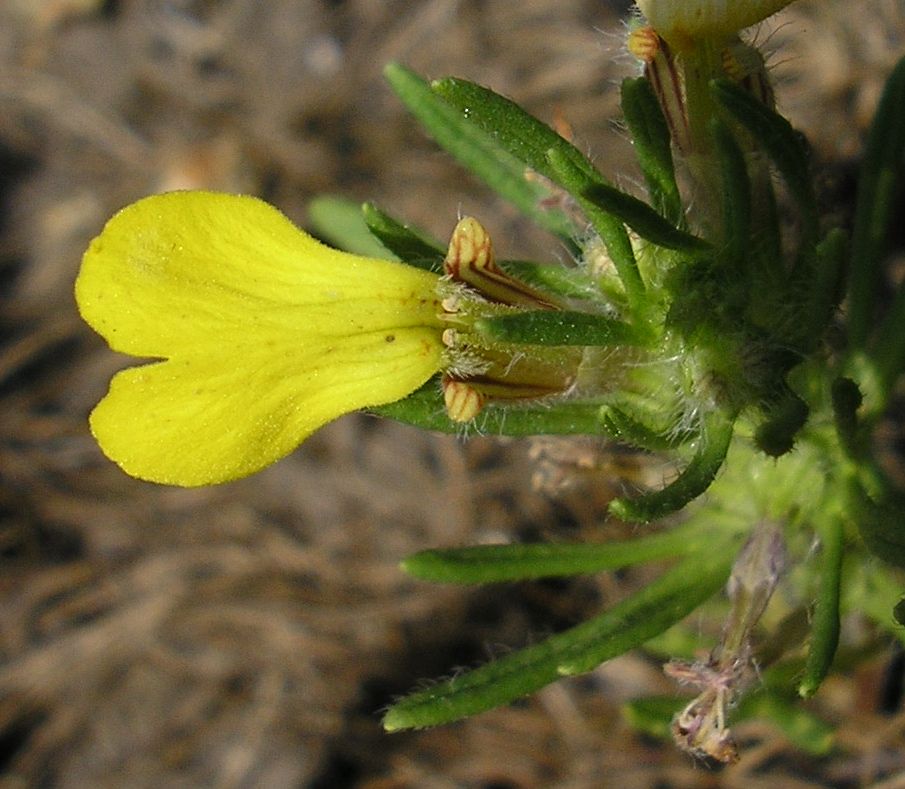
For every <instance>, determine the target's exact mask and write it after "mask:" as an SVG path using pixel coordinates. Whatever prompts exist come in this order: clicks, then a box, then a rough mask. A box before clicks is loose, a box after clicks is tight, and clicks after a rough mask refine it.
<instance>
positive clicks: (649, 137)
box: [622, 77, 685, 227]
mask: <svg viewBox="0 0 905 789" xmlns="http://www.w3.org/2000/svg"><path fill="white" fill-rule="evenodd" d="M622 113H623V115H624V116H625V123H626V125H627V126H628V130H629V133H630V134H631V136H632V142H633V143H634V146H635V155H636V156H637V157H638V164H639V165H640V167H641V172H642V173H643V174H644V180H645V182H646V183H647V190H648V192H649V193H650V198H651V205H653V206H654V208H656V209H657V211H659V212H660V214H661V215H662V216H664V217H665V218H666V219H667V220H669V221H670V222H672V224H673V225H675V226H677V227H678V226H680V225H681V223H682V222H683V221H684V218H685V217H684V214H683V211H682V198H681V197H680V195H679V187H678V185H677V183H676V171H675V167H674V165H673V160H672V143H671V139H670V135H669V127H668V126H667V125H666V118H664V117H663V111H662V110H661V109H660V102H658V101H657V97H656V96H655V95H654V91H653V89H652V88H651V86H650V83H649V82H648V81H647V79H646V78H644V77H636V78H630V79H625V80H623V82H622Z"/></svg>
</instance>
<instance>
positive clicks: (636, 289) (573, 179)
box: [547, 148, 647, 316]
mask: <svg viewBox="0 0 905 789" xmlns="http://www.w3.org/2000/svg"><path fill="white" fill-rule="evenodd" d="M547 161H548V162H549V163H550V167H551V168H552V174H553V176H554V178H555V180H556V182H557V183H559V184H560V185H561V186H562V187H563V188H564V189H565V190H566V191H568V192H569V193H570V194H572V195H574V196H575V198H576V199H577V200H578V203H579V205H580V206H581V208H582V210H583V211H584V213H585V216H587V218H588V221H589V222H590V223H591V226H592V227H593V228H594V230H595V232H596V233H597V235H599V236H600V238H601V239H602V240H603V243H604V244H605V245H606V248H607V252H609V255H610V259H611V260H612V261H613V265H614V266H615V267H616V273H617V274H618V275H619V279H620V280H622V285H623V287H624V288H625V294H626V297H627V298H628V302H629V306H630V307H631V309H632V312H633V313H634V314H635V315H636V316H643V315H644V314H645V313H646V311H647V303H646V298H645V287H644V282H643V281H642V280H641V274H640V272H639V271H638V261H637V260H636V259H635V252H634V250H633V249H632V242H631V240H630V239H629V236H628V232H626V229H625V226H624V225H623V224H622V222H621V221H620V220H619V219H617V218H616V217H615V216H613V215H612V214H610V213H608V212H606V211H604V210H603V209H601V208H599V207H598V206H597V205H595V204H594V203H593V202H591V201H590V200H588V199H587V198H586V197H585V196H584V195H585V193H586V192H587V190H588V189H590V188H592V187H594V186H600V185H605V184H604V180H603V177H602V176H599V175H596V174H593V173H588V172H587V171H586V170H585V169H583V168H581V167H579V166H578V165H576V164H575V162H574V161H573V160H572V158H571V157H569V156H568V155H566V154H564V153H563V152H562V151H560V150H558V149H556V148H551V149H550V150H549V151H547Z"/></svg>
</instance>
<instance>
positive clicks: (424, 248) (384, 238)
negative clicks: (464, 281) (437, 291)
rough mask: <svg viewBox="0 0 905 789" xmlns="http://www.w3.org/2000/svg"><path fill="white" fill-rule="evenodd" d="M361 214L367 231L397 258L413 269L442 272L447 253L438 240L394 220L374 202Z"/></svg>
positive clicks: (363, 209) (362, 209)
mask: <svg viewBox="0 0 905 789" xmlns="http://www.w3.org/2000/svg"><path fill="white" fill-rule="evenodd" d="M361 213H362V216H363V217H364V221H365V224H366V225H367V228H368V230H370V232H371V233H372V234H373V235H374V236H376V237H377V239H378V240H379V241H380V243H381V244H382V245H383V246H384V247H386V248H387V249H388V250H389V251H390V252H392V253H393V254H394V255H395V256H396V258H398V259H399V260H402V261H405V262H406V263H408V264H409V265H410V266H416V267H417V268H423V269H427V270H428V271H433V272H435V273H437V274H440V273H442V271H443V260H444V259H445V258H446V252H445V251H444V250H443V249H442V248H441V247H440V246H439V245H438V244H437V242H436V241H432V240H430V239H429V238H428V237H427V236H426V235H425V234H424V233H423V232H421V231H420V230H417V229H414V228H412V227H410V226H409V225H404V224H402V223H401V222H399V221H398V220H396V219H393V217H391V216H390V215H389V214H386V213H384V212H383V211H381V210H380V209H379V208H378V207H377V206H376V205H374V204H373V203H365V204H364V205H363V206H361Z"/></svg>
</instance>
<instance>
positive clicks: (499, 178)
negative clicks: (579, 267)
mask: <svg viewBox="0 0 905 789" xmlns="http://www.w3.org/2000/svg"><path fill="white" fill-rule="evenodd" d="M384 76H385V77H386V79H387V81H388V82H389V83H390V86H391V87H392V88H393V90H394V91H395V92H396V95H398V96H399V98H400V99H401V100H402V101H403V103H404V104H405V105H406V106H407V107H408V109H409V111H410V112H411V113H412V114H413V115H414V116H415V117H416V118H417V119H418V120H419V121H420V122H421V124H422V125H423V126H424V128H425V129H426V130H427V131H428V133H429V134H430V135H431V137H433V138H434V140H435V141H436V142H437V144H438V145H440V146H441V147H443V148H445V149H446V150H447V151H449V153H451V154H452V155H453V156H454V157H455V158H456V159H457V160H458V161H459V162H460V163H461V164H462V165H463V166H465V167H467V168H468V169H469V170H471V171H472V172H473V173H475V175H477V176H478V177H479V178H481V179H482V180H483V181H484V182H485V183H486V184H487V185H488V186H489V187H490V188H491V189H493V190H494V191H495V192H497V194H499V195H500V196H501V197H503V198H504V199H506V200H508V201H509V202H511V203H512V204H513V205H514V206H516V207H517V208H518V209H519V210H520V211H521V212H522V213H524V214H525V215H526V216H528V217H530V218H531V220H532V221H533V222H534V223H535V224H537V225H538V226H540V227H543V228H545V229H547V230H549V231H550V232H551V233H554V234H556V235H557V236H559V237H560V238H562V239H563V240H564V241H565V242H566V243H568V244H570V245H572V246H574V242H573V236H574V233H575V228H574V226H573V225H572V222H571V220H569V218H568V217H567V216H566V215H565V214H564V213H563V212H562V211H560V210H556V209H547V208H545V207H543V203H544V201H545V200H546V199H547V198H549V197H550V194H551V193H550V190H549V189H548V188H546V187H545V186H543V185H542V184H540V183H538V182H537V181H532V180H529V179H528V178H526V177H525V163H524V162H523V161H520V160H519V159H517V158H516V157H515V156H513V155H512V154H511V153H509V152H508V151H507V150H505V149H504V148H503V147H501V146H500V144H499V143H498V141H497V140H495V139H494V138H493V137H492V136H491V135H489V134H487V133H486V132H485V131H483V130H482V129H481V128H480V127H479V126H478V125H477V124H475V123H474V122H472V121H471V120H470V119H469V118H468V116H467V115H466V114H465V113H463V112H460V111H459V109H458V108H456V107H455V106H453V105H452V104H450V103H448V102H446V101H445V100H444V99H443V98H441V97H440V96H439V95H438V94H437V93H434V91H432V90H431V88H430V85H428V83H427V82H425V81H424V80H423V79H422V78H421V77H419V76H418V75H417V74H415V72H413V71H410V70H409V69H407V68H405V67H403V66H401V65H399V64H398V63H390V64H389V65H388V66H386V68H385V69H384Z"/></svg>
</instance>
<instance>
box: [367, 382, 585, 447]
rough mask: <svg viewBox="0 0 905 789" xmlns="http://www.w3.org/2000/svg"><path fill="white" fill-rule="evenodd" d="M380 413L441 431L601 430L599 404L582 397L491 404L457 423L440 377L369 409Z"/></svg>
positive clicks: (528, 433) (517, 433)
mask: <svg viewBox="0 0 905 789" xmlns="http://www.w3.org/2000/svg"><path fill="white" fill-rule="evenodd" d="M367 410H368V412H369V413H372V414H376V415H377V416H383V417H388V418H390V419H395V420H396V421H398V422H405V423H406V424H409V425H414V426H415V427H420V428H422V429H424V430H436V431H438V432H441V433H454V434H459V435H461V434H462V433H463V432H468V431H471V430H473V431H475V432H477V433H481V434H487V435H494V436H513V437H519V436H539V435H587V434H591V435H593V434H599V433H600V429H601V426H600V418H599V410H600V406H599V403H596V402H586V401H581V400H565V401H562V402H549V401H544V402H543V403H541V404H536V405H534V406H532V405H529V404H528V403H526V404H524V405H521V404H518V405H505V406H503V405H496V404H493V403H491V404H489V405H487V406H486V407H485V408H484V409H483V410H482V411H481V413H480V414H478V416H477V418H476V419H475V420H474V421H473V422H471V423H470V424H467V425H463V424H462V423H461V422H454V421H453V420H451V419H450V418H449V417H448V416H447V415H446V408H445V406H444V404H443V395H442V394H441V392H440V386H439V384H438V383H437V381H436V379H432V380H430V381H428V382H427V383H426V384H424V386H422V387H421V388H420V389H418V390H417V391H415V392H413V393H412V394H410V395H409V396H408V397H406V398H403V399H402V400H397V401H396V402H395V403H387V404H386V405H381V406H374V407H372V408H369V409H367Z"/></svg>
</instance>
